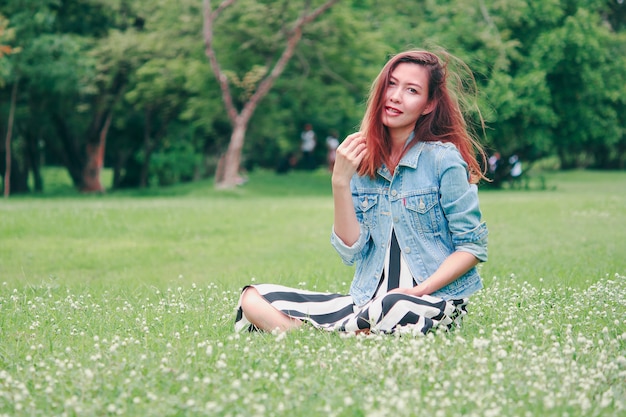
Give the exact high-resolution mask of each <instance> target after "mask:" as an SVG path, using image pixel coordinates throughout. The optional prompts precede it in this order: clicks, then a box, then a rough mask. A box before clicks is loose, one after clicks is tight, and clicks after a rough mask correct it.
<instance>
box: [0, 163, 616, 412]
mask: <svg viewBox="0 0 626 417" xmlns="http://www.w3.org/2000/svg"><path fill="white" fill-rule="evenodd" d="M48 178H52V179H51V180H50V181H52V184H51V185H50V187H49V190H50V191H49V195H47V196H37V197H11V198H10V199H8V200H2V201H0V236H1V237H0V416H4V415H7V416H22V415H23V416H57V415H58V416H62V415H67V416H73V415H77V416H78V415H80V416H85V415H132V416H145V415H154V416H179V415H180V416H183V415H207V416H212V415H224V416H239V415H241V416H251V415H259V416H265V415H277V416H297V415H313V416H327V415H337V416H385V415H389V416H396V415H406V416H413V415H415V416H420V415H435V416H437V415H441V416H448V415H450V416H452V415H475V416H490V415H491V416H526V415H531V416H535V415H542V416H546V415H554V416H563V415H570V416H579V415H580V416H594V415H602V416H604V415H609V416H612V415H615V416H617V415H625V413H626V399H625V397H626V382H625V381H626V359H625V355H626V307H625V306H626V256H625V254H626V228H625V227H624V225H626V209H625V208H626V172H610V173H604V172H567V173H554V174H547V176H546V179H547V182H548V188H549V189H551V191H526V190H524V191H511V190H506V191H491V190H481V207H482V209H483V213H484V217H485V220H486V221H487V224H488V226H489V230H490V236H489V257H490V259H489V262H487V263H486V264H484V265H482V266H481V268H482V269H481V273H482V275H483V278H484V281H485V287H486V288H485V289H484V290H483V291H482V292H480V293H479V294H478V295H477V296H476V297H474V299H473V302H472V304H471V307H470V314H469V316H468V318H467V320H466V321H465V324H464V326H463V327H462V328H461V329H460V330H457V331H455V332H452V333H443V332H440V333H437V334H434V335H431V336H429V337H420V336H415V337H402V338H397V337H393V336H391V337H390V336H371V337H367V338H365V337H357V338H355V337H342V336H340V335H338V334H327V333H322V332H319V331H314V330H312V329H310V328H303V329H302V330H300V331H296V332H293V333H290V334H287V335H280V336H278V335H271V334H241V335H236V334H234V333H233V331H232V322H233V318H234V307H235V304H236V301H237V297H238V293H239V289H240V288H241V286H243V285H245V284H247V283H250V282H275V283H282V284H286V285H292V286H303V287H305V288H308V289H317V290H322V291H326V290H328V291H338V292H346V291H347V288H348V285H349V282H350V280H351V275H352V269H351V268H348V267H346V266H344V265H343V264H342V263H341V261H340V260H339V257H338V256H337V255H336V254H335V253H334V250H333V249H332V248H331V246H330V243H329V236H330V228H331V224H332V199H331V195H330V187H329V175H328V174H327V173H325V172H321V171H320V172H315V173H312V174H309V173H300V172H295V173H290V174H289V175H286V176H276V175H275V174H273V173H271V172H261V171H259V172H254V173H252V174H251V176H250V181H249V183H248V184H246V185H245V186H243V187H240V188H238V189H236V190H233V191H228V192H218V191H216V190H214V189H213V186H212V183H210V182H205V183H199V184H191V185H182V186H177V187H172V188H167V189H161V190H155V189H149V190H145V191H143V192H129V191H125V192H110V193H108V194H106V195H103V196H79V195H76V194H75V193H74V192H73V191H72V190H71V187H69V183H68V182H64V181H66V180H65V179H63V175H62V172H59V171H58V170H54V171H50V172H49V176H48Z"/></svg>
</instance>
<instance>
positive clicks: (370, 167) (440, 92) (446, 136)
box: [358, 50, 485, 182]
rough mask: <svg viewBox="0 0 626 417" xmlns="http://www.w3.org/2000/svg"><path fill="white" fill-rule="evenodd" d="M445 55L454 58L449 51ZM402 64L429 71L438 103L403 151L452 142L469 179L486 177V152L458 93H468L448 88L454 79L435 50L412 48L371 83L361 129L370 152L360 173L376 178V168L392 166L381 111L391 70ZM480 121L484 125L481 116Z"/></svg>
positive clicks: (430, 98) (420, 121)
mask: <svg viewBox="0 0 626 417" xmlns="http://www.w3.org/2000/svg"><path fill="white" fill-rule="evenodd" d="M445 56H446V57H447V58H452V57H451V55H449V54H445ZM458 62H460V61H458ZM401 63H411V64H416V65H421V66H423V67H424V68H426V69H427V70H428V79H429V82H428V101H429V102H434V103H435V104H434V108H433V110H432V111H431V112H430V113H428V114H425V115H423V116H421V117H420V118H419V119H418V120H417V122H416V123H415V129H414V132H415V140H413V141H411V143H410V144H409V146H407V148H406V149H405V151H404V152H406V151H407V150H408V149H409V148H410V147H411V146H413V145H415V143H417V142H418V141H423V142H432V141H441V142H450V143H453V144H454V145H455V146H456V147H457V149H458V150H459V152H460V153H461V156H462V157H463V159H464V160H465V162H466V163H467V166H468V170H469V174H470V181H471V182H478V181H479V180H480V179H484V178H485V174H484V167H485V164H484V161H485V152H484V150H483V149H482V147H481V146H480V144H479V143H478V141H477V140H476V139H475V138H474V137H473V136H472V134H471V133H470V132H469V131H468V126H467V122H466V120H465V118H464V116H463V111H462V109H461V106H460V104H459V96H458V95H457V94H459V95H460V94H463V93H466V92H464V91H458V92H455V94H452V93H451V91H450V89H449V84H450V81H451V80H449V79H448V77H449V72H448V63H447V62H444V61H442V60H441V59H440V58H439V57H438V56H437V55H435V54H434V53H432V52H427V51H422V50H410V51H406V52H402V53H399V54H397V55H395V56H393V57H392V58H391V59H390V60H389V61H388V62H387V63H386V64H385V66H384V67H383V69H382V70H381V71H380V73H379V74H378V76H377V77H376V79H375V80H374V82H373V83H372V87H371V89H370V95H369V98H368V100H367V108H366V110H365V115H364V116H363V121H362V122H361V132H363V133H364V135H365V138H366V146H367V149H368V152H367V154H366V156H365V158H364V159H363V161H362V162H361V165H360V166H359V170H358V173H359V175H369V176H370V177H372V178H373V177H374V176H375V175H376V170H377V169H378V168H380V166H382V164H383V163H384V164H385V165H387V166H391V165H390V164H391V161H390V156H391V137H390V136H389V132H388V130H387V127H386V126H385V125H383V122H382V114H383V109H384V107H385V104H386V103H385V93H386V90H387V86H388V85H389V79H390V77H391V73H392V72H393V71H394V70H395V68H396V67H397V66H398V65H399V64H401ZM461 65H462V66H463V67H464V68H465V69H467V66H465V64H463V63H461ZM467 72H468V73H469V74H470V78H471V84H472V86H475V83H474V79H473V77H471V72H470V71H467ZM454 77H457V78H456V79H455V81H459V80H460V78H459V76H458V74H454ZM462 85H463V84H462V82H457V87H458V88H459V90H461V87H462ZM480 121H481V125H482V118H480ZM477 155H479V156H480V157H481V159H482V160H483V168H481V165H480V164H479V163H478V160H477Z"/></svg>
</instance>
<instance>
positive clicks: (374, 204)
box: [352, 194, 379, 229]
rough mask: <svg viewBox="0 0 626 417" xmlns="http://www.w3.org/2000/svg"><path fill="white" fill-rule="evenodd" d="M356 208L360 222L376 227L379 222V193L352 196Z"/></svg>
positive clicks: (369, 226)
mask: <svg viewBox="0 0 626 417" xmlns="http://www.w3.org/2000/svg"><path fill="white" fill-rule="evenodd" d="M352 198H353V202H354V209H355V211H356V217H357V219H358V220H359V223H363V224H364V225H365V226H367V227H368V228H370V229H371V228H374V227H376V225H377V224H378V211H379V210H378V195H376V194H359V195H355V196H353V197H352Z"/></svg>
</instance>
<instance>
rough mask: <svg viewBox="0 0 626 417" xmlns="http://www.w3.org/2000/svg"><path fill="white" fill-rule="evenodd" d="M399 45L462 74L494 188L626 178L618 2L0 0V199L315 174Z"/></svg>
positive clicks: (624, 56)
mask: <svg viewBox="0 0 626 417" xmlns="http://www.w3.org/2000/svg"><path fill="white" fill-rule="evenodd" d="M407 48H427V49H436V48H444V49H445V50H447V51H448V52H450V53H452V54H454V55H455V56H457V57H459V58H460V59H461V60H463V61H464V62H465V63H466V64H467V65H468V66H469V68H471V75H472V76H473V78H474V79H475V80H476V83H477V86H478V95H477V99H476V102H475V103H474V104H475V105H474V107H470V108H473V109H474V110H473V111H472V112H470V114H468V116H469V119H470V120H472V121H473V122H474V124H475V125H476V126H475V127H477V133H478V135H479V136H480V137H482V139H483V142H484V144H485V146H486V149H487V152H488V155H489V156H490V157H491V158H490V162H489V175H490V176H491V178H492V179H493V182H492V183H491V184H489V186H491V187H495V188H498V187H514V186H515V185H516V184H518V185H520V186H522V184H523V178H524V176H525V175H526V174H527V173H528V172H532V171H533V170H537V169H551V170H567V169H574V168H577V169H579V168H586V169H589V168H593V169H602V170H616V169H617V170H623V169H625V168H626V134H625V131H626V5H625V4H624V1H623V0H541V1H535V0H447V1H431V0H395V1H392V2H390V1H382V0H331V1H328V0H302V1H294V0H284V1H283V0H274V1H269V0H226V1H214V2H210V1H208V0H204V1H203V0H142V1H140V2H138V1H131V0H0V137H1V139H2V140H1V141H0V175H2V179H3V181H2V185H1V186H0V187H1V189H2V190H3V192H4V194H5V196H7V195H9V194H24V193H42V192H45V189H46V184H45V181H44V178H45V176H44V175H42V171H43V170H44V168H46V167H55V168H56V169H57V170H58V169H59V168H61V169H62V171H63V172H66V173H67V176H68V178H69V179H70V181H71V183H72V185H73V187H74V188H75V189H76V190H77V191H83V192H103V191H105V190H117V189H123V188H147V187H158V186H167V185H172V184H178V183H182V182H192V181H197V180H201V179H207V178H215V179H216V184H217V185H219V184H220V182H221V184H222V185H224V186H225V187H232V186H236V185H239V184H241V183H243V182H245V180H246V174H247V173H249V172H251V171H253V170H256V169H265V170H273V171H276V173H277V174H286V173H288V172H289V171H290V170H320V169H328V167H329V165H331V164H332V160H329V158H331V159H332V149H333V147H336V146H337V144H338V142H340V141H341V140H342V139H343V138H344V137H345V136H346V135H347V134H349V133H351V132H354V131H355V130H356V129H358V125H359V122H360V118H361V115H362V113H363V109H364V101H365V99H366V97H367V93H368V90H369V87H370V85H371V82H372V80H373V78H374V77H375V76H376V74H377V73H378V71H379V70H380V68H381V66H382V65H383V64H384V63H385V62H386V60H387V59H388V58H389V56H390V55H391V54H394V53H397V52H399V51H401V50H404V49H407ZM218 80H221V83H220V82H218ZM479 111H480V114H482V116H483V117H484V119H485V121H486V123H487V128H486V130H485V131H484V132H483V131H482V130H481V129H480V126H479V123H478V120H479V119H478V116H477V115H478V114H479ZM311 132H312V133H311ZM312 138H313V143H311V139H312ZM104 171H106V172H107V174H106V175H102V172H104ZM229 172H230V174H229ZM233 172H234V176H233Z"/></svg>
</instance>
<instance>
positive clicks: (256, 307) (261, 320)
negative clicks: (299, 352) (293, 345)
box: [241, 287, 302, 332]
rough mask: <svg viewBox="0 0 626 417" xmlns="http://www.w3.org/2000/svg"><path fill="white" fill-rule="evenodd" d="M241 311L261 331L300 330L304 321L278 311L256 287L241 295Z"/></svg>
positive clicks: (247, 289) (246, 290)
mask: <svg viewBox="0 0 626 417" xmlns="http://www.w3.org/2000/svg"><path fill="white" fill-rule="evenodd" d="M241 309H242V311H243V314H244V315H245V316H246V318H247V319H248V321H249V322H250V323H252V324H253V325H255V326H256V327H257V328H258V329H260V330H265V331H273V330H275V329H278V330H279V331H283V332H284V331H287V330H291V329H295V328H298V327H300V326H301V325H302V321H301V320H298V319H295V318H292V317H289V316H287V315H286V314H285V313H283V312H281V311H278V310H277V309H275V308H274V307H272V305H271V304H270V303H269V302H267V300H266V299H265V298H263V297H262V296H261V294H259V292H258V291H257V290H256V289H255V288H254V287H248V288H246V289H245V290H244V291H243V294H241Z"/></svg>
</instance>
